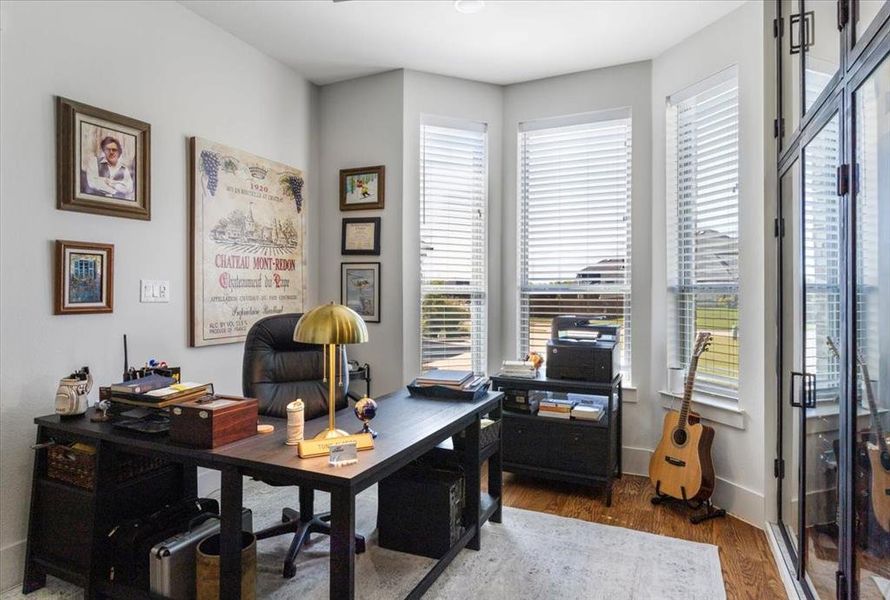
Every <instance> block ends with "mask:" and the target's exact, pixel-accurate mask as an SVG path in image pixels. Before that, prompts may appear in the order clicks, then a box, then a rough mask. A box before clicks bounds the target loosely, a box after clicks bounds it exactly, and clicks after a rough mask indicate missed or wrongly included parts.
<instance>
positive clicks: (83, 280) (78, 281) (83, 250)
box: [55, 240, 114, 315]
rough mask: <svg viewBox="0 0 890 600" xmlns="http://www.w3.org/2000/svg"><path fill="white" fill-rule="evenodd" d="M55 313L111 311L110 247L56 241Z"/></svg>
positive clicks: (112, 268) (112, 251)
mask: <svg viewBox="0 0 890 600" xmlns="http://www.w3.org/2000/svg"><path fill="white" fill-rule="evenodd" d="M55 275H56V277H55V279H56V282H55V292H56V302H55V314H57V315H70V314H84V313H110V312H113V309H114V245H112V244H93V243H89V242H72V241H68V240H56V273H55Z"/></svg>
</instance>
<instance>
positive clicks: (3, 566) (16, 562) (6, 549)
mask: <svg viewBox="0 0 890 600" xmlns="http://www.w3.org/2000/svg"><path fill="white" fill-rule="evenodd" d="M26 544H27V541H26V540H19V541H17V542H13V543H11V544H7V545H6V546H3V547H2V548H0V590H2V591H3V592H6V591H9V590H12V589H15V588H17V587H18V586H20V585H21V584H22V574H23V573H24V572H25V545H26Z"/></svg>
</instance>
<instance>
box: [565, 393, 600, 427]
mask: <svg viewBox="0 0 890 600" xmlns="http://www.w3.org/2000/svg"><path fill="white" fill-rule="evenodd" d="M569 397H570V398H572V397H574V398H573V399H574V400H576V402H577V403H576V404H575V407H574V408H573V409H572V418H573V419H578V420H580V421H599V420H600V419H602V418H603V415H604V414H606V405H607V404H608V402H609V398H608V397H606V396H592V395H587V394H569Z"/></svg>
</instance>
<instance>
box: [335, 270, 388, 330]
mask: <svg viewBox="0 0 890 600" xmlns="http://www.w3.org/2000/svg"><path fill="white" fill-rule="evenodd" d="M340 304H343V305H345V306H348V307H349V308H351V309H352V310H354V311H355V312H357V313H358V314H359V315H361V317H362V318H363V319H364V320H365V321H366V322H368V323H379V322H380V263H379V262H370V263H340Z"/></svg>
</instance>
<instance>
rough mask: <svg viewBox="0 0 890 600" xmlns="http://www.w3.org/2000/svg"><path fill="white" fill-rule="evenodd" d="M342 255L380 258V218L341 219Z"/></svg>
mask: <svg viewBox="0 0 890 600" xmlns="http://www.w3.org/2000/svg"><path fill="white" fill-rule="evenodd" d="M340 246H341V247H340V252H341V253H342V254H365V255H370V256H380V217H365V218H357V219H343V232H342V234H341V235H340Z"/></svg>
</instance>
